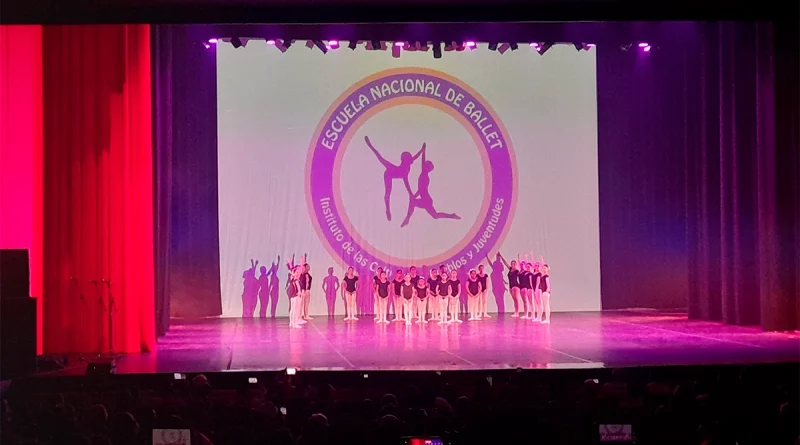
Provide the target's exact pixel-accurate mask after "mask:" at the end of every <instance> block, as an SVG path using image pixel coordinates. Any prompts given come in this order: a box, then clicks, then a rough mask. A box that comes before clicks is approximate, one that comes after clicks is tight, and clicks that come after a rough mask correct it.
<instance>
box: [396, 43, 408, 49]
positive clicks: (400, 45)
mask: <svg viewBox="0 0 800 445" xmlns="http://www.w3.org/2000/svg"><path fill="white" fill-rule="evenodd" d="M394 46H399V47H400V48H402V47H404V46H406V42H394Z"/></svg>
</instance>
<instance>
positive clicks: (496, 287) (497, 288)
mask: <svg viewBox="0 0 800 445" xmlns="http://www.w3.org/2000/svg"><path fill="white" fill-rule="evenodd" d="M486 262H488V263H489V267H491V268H492V271H491V273H489V279H491V280H492V295H494V301H495V303H497V313H498V314H502V313H505V310H506V305H505V296H506V282H505V279H504V278H503V271H504V268H503V262H502V261H501V260H500V254H499V253H498V254H497V256H496V257H495V260H494V261H492V260H490V259H489V255H486Z"/></svg>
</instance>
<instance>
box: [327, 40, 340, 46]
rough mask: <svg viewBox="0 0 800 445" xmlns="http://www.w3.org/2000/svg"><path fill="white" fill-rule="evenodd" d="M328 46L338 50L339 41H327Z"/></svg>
mask: <svg viewBox="0 0 800 445" xmlns="http://www.w3.org/2000/svg"><path fill="white" fill-rule="evenodd" d="M328 46H329V47H330V48H338V47H339V41H338V40H328Z"/></svg>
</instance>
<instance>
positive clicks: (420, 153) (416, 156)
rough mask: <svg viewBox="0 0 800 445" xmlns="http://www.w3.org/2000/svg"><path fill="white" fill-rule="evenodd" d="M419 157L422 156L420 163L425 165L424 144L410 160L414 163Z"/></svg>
mask: <svg viewBox="0 0 800 445" xmlns="http://www.w3.org/2000/svg"><path fill="white" fill-rule="evenodd" d="M420 155H422V163H423V164H424V163H425V143H424V142H423V143H422V148H420V149H419V151H418V152H417V154H415V155H414V157H412V158H411V160H412V161H416V160H417V158H418V157H419V156H420Z"/></svg>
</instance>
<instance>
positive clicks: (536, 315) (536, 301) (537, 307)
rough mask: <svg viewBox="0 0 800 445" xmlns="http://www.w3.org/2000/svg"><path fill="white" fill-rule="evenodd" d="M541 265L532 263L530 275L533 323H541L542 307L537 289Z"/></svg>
mask: <svg viewBox="0 0 800 445" xmlns="http://www.w3.org/2000/svg"><path fill="white" fill-rule="evenodd" d="M541 266H542V265H541V263H533V268H532V271H533V275H531V284H532V286H531V287H532V288H533V289H532V291H533V292H532V298H531V299H532V300H533V321H542V313H543V312H544V306H543V305H542V291H541V290H540V289H539V284H540V283H539V280H540V279H541V278H542V272H541Z"/></svg>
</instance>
